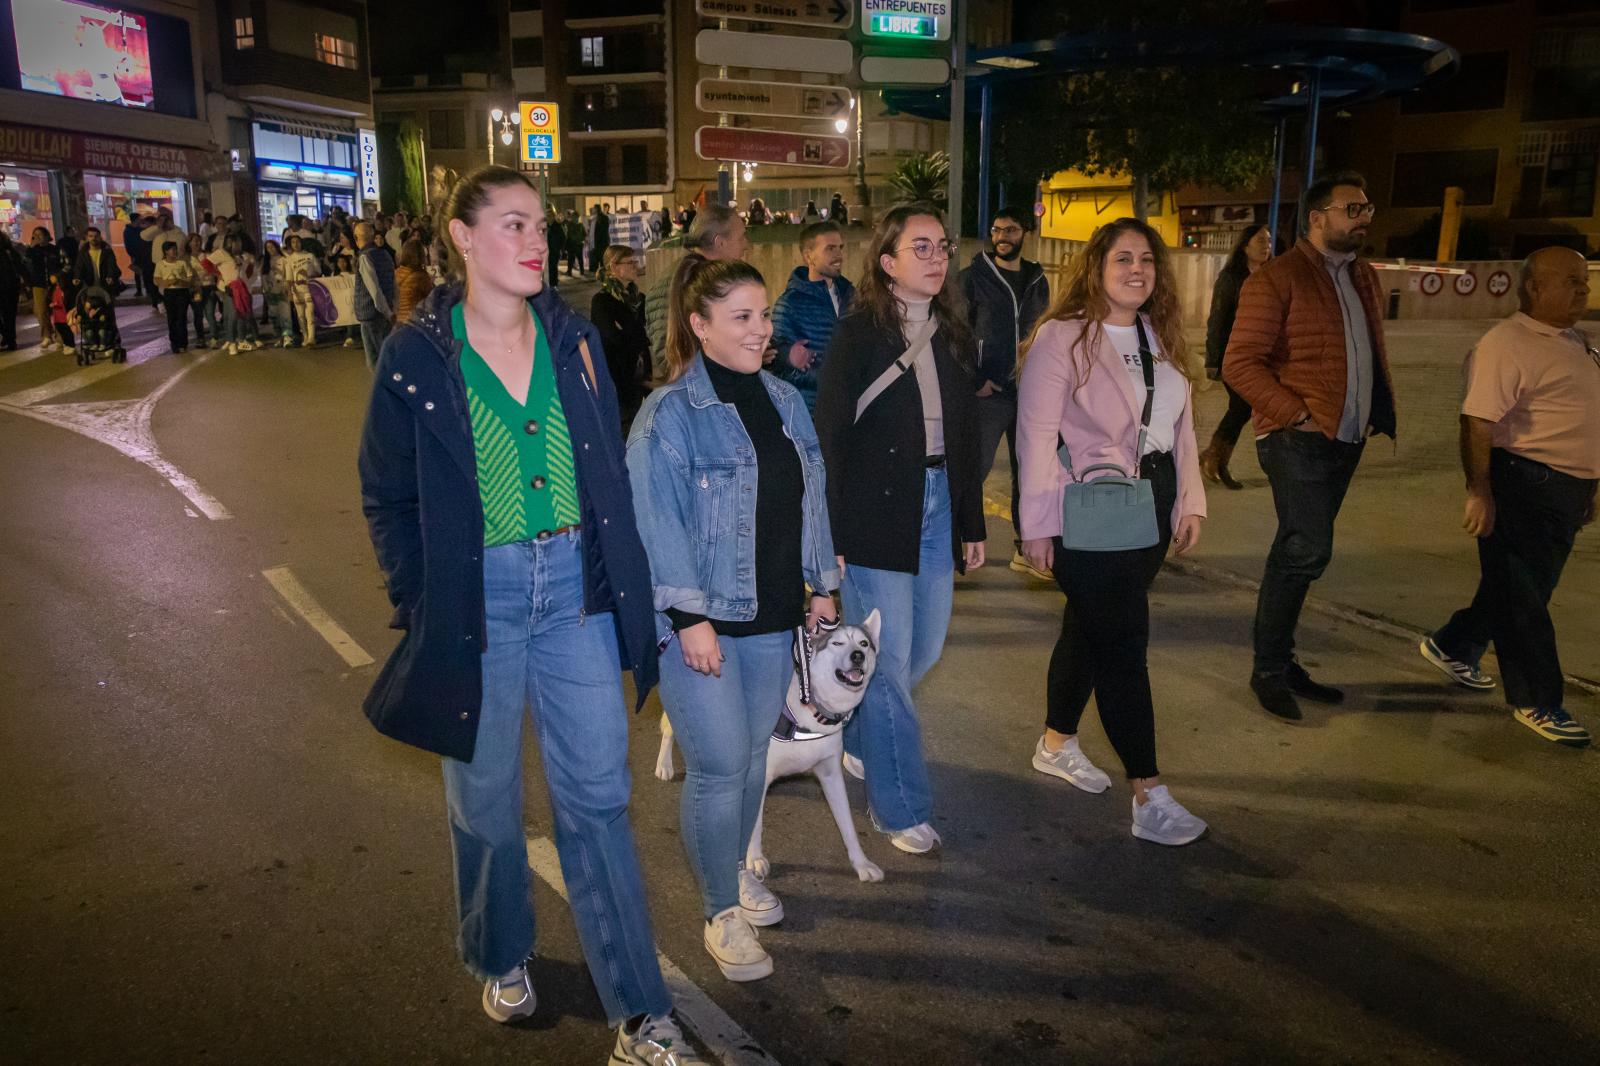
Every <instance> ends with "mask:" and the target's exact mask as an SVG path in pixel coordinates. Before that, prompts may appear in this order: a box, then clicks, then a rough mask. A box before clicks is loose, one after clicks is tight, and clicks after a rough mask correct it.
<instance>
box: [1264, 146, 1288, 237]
mask: <svg viewBox="0 0 1600 1066" xmlns="http://www.w3.org/2000/svg"><path fill="white" fill-rule="evenodd" d="M1288 127H1289V120H1288V119H1286V118H1280V119H1279V120H1278V126H1277V128H1276V129H1274V130H1273V131H1272V203H1271V204H1269V205H1268V206H1267V233H1268V234H1269V235H1270V236H1271V238H1272V250H1273V251H1274V252H1276V251H1277V250H1278V210H1279V208H1281V207H1282V206H1283V142H1284V140H1285V134H1287V133H1288Z"/></svg>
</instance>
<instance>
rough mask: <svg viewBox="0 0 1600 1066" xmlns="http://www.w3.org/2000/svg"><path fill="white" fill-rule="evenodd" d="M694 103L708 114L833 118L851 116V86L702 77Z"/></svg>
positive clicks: (829, 119) (697, 84)
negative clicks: (848, 87) (849, 88)
mask: <svg viewBox="0 0 1600 1066" xmlns="http://www.w3.org/2000/svg"><path fill="white" fill-rule="evenodd" d="M695 106H697V107H698V108H699V109H700V110H702V111H705V112H707V113H708V114H717V113H722V114H729V115H783V116H786V117H789V118H813V119H826V120H828V121H832V120H833V119H840V118H848V117H850V90H848V89H844V88H841V87H839V86H834V85H797V84H794V83H792V82H777V81H739V80H737V79H734V78H702V79H700V81H699V82H697V83H696V85H695Z"/></svg>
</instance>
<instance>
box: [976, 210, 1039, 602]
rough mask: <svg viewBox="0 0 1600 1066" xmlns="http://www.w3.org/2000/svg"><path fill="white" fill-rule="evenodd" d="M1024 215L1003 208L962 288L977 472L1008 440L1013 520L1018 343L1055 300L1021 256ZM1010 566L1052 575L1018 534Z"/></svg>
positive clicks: (985, 470)
mask: <svg viewBox="0 0 1600 1066" xmlns="http://www.w3.org/2000/svg"><path fill="white" fill-rule="evenodd" d="M1031 221H1032V219H1031V218H1030V217H1029V216H1028V215H1025V214H1021V213H1019V212H1016V211H1012V210H1010V209H1008V208H1004V207H1002V208H1001V209H1000V210H999V211H998V212H996V213H995V216H994V224H993V225H991V226H990V227H989V248H988V249H987V250H986V251H980V252H979V253H978V254H977V255H974V256H973V257H972V265H971V266H969V267H967V268H966V269H965V270H963V271H962V272H961V277H960V281H961V294H962V296H963V298H964V302H965V304H966V317H967V325H968V326H969V327H970V328H971V330H972V335H973V337H974V338H975V339H976V340H977V343H978V372H977V381H978V452H979V467H978V469H979V477H980V478H983V479H986V478H988V476H989V471H990V470H992V469H993V468H994V459H995V452H996V450H997V449H998V448H999V447H1000V438H1001V437H1004V438H1005V440H1006V454H1007V455H1008V456H1009V457H1010V460H1011V515H1012V524H1013V526H1014V525H1015V523H1016V514H1017V508H1018V504H1019V495H1018V491H1017V480H1018V479H1017V382H1016V369H1017V349H1018V348H1019V347H1021V345H1022V342H1023V340H1024V339H1026V338H1027V337H1028V335H1029V334H1031V333H1032V332H1033V327H1034V324H1035V323H1037V322H1038V321H1039V316H1040V315H1043V314H1044V311H1045V308H1046V307H1048V306H1049V305H1050V282H1049V280H1048V279H1047V278H1046V277H1045V275H1044V268H1043V267H1041V266H1040V265H1039V264H1038V263H1035V262H1034V261H1033V260H1031V259H1024V258H1022V246H1023V242H1024V241H1026V240H1027V239H1028V229H1029V225H1028V224H1029V223H1030V222H1031ZM1011 569H1013V570H1015V571H1017V572H1018V573H1024V574H1030V575H1032V576H1033V577H1035V578H1037V579H1038V580H1040V581H1052V580H1054V579H1053V578H1052V577H1051V576H1050V575H1049V574H1046V573H1041V572H1040V571H1038V570H1035V569H1034V568H1033V565H1032V564H1031V563H1029V562H1028V560H1027V559H1026V558H1025V557H1024V556H1023V554H1022V539H1021V538H1020V537H1018V536H1015V535H1013V537H1012V552H1011Z"/></svg>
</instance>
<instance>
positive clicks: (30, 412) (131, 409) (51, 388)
mask: <svg viewBox="0 0 1600 1066" xmlns="http://www.w3.org/2000/svg"><path fill="white" fill-rule="evenodd" d="M155 343H157V342H154V341H152V342H151V344H155ZM163 343H164V342H163ZM144 347H149V345H145V346H144ZM142 351H143V348H140V349H136V350H135V351H134V352H130V353H129V354H130V355H136V354H139V353H140V352H142ZM215 354H216V353H215V352H208V353H206V354H205V355H202V356H200V357H199V358H198V359H195V360H194V361H193V362H191V363H188V364H187V365H185V366H184V367H182V368H181V369H179V370H178V372H177V373H175V374H173V375H172V376H171V377H169V378H167V380H166V381H163V382H162V383H161V385H160V386H159V387H158V388H157V389H156V390H155V391H154V392H152V393H150V395H148V396H145V397H143V398H142V399H138V400H104V401H98V402H91V403H59V404H48V405H45V406H43V407H36V406H33V405H35V404H40V403H42V402H43V401H45V400H48V399H51V398H52V397H55V396H61V395H64V394H66V393H68V392H74V391H76V390H77V389H81V388H83V387H85V386H86V385H91V384H93V383H94V382H96V381H103V380H105V379H106V378H108V377H111V376H112V375H113V374H120V373H122V372H123V371H125V370H127V369H128V368H129V367H132V366H135V365H140V364H135V363H134V362H133V361H132V360H130V361H129V362H126V363H97V364H95V365H94V366H90V367H85V368H84V369H82V370H79V371H77V372H76V373H72V374H68V375H66V376H65V377H62V378H57V379H56V380H55V381H51V382H47V383H46V384H44V385H41V386H39V387H37V388H33V389H24V390H22V391H21V392H14V393H12V394H10V395H9V396H0V410H7V411H11V412H12V413H13V414H19V415H24V416H26V417H28V418H32V419H35V420H37V421H40V422H48V423H49V424H51V425H53V426H60V427H61V428H63V429H70V430H72V431H73V432H74V433H81V434H82V435H83V436H85V437H88V438H89V439H90V440H96V441H99V442H100V443H101V444H105V445H108V446H110V447H112V448H115V449H116V450H117V451H119V452H121V453H122V454H124V455H126V456H128V457H129V458H131V459H136V460H138V461H139V462H141V463H143V464H144V465H145V466H148V467H149V468H150V469H152V470H154V471H155V472H156V473H158V474H160V475H161V476H162V477H164V478H166V479H167V483H168V484H170V485H171V486H172V487H173V488H175V489H177V490H178V491H179V492H181V493H183V495H184V496H185V497H186V498H187V499H188V500H189V502H190V503H192V504H194V506H195V509H196V510H198V511H199V512H200V513H201V514H203V515H205V516H206V517H207V518H209V519H212V520H213V521H217V520H220V519H224V518H232V517H233V515H232V514H230V513H229V511H228V509H227V508H226V507H224V506H223V505H222V502H221V501H220V500H218V499H217V498H216V497H215V496H212V495H211V494H210V493H208V492H206V491H205V490H204V489H202V488H201V487H200V485H199V484H198V483H197V482H196V481H195V480H194V479H193V478H191V477H190V476H189V475H188V474H185V473H184V472H183V471H182V470H180V469H179V468H178V467H177V466H175V465H174V464H173V463H171V462H169V461H168V460H167V459H166V457H165V456H163V455H162V454H161V449H160V448H159V447H158V446H157V445H156V438H155V435H154V434H153V433H152V432H151V430H150V417H151V413H152V412H153V411H154V410H155V406H156V404H157V403H158V402H159V401H160V400H161V398H162V397H163V396H165V395H166V394H167V393H168V392H170V391H171V390H172V388H173V386H175V385H177V383H178V382H179V381H181V380H182V379H183V376H184V375H185V374H187V373H189V371H191V370H193V369H194V368H195V367H197V366H199V365H200V364H201V363H204V362H206V361H207V360H208V359H210V358H211V357H212V356H214V355H215ZM85 375H89V376H88V377H86V376H85ZM63 383H66V384H63ZM185 510H187V508H185Z"/></svg>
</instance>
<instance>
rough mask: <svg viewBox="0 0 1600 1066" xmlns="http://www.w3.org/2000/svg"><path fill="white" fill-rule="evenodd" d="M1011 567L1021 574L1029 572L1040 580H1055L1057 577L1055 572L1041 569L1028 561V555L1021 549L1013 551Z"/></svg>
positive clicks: (1029, 574) (1028, 573)
mask: <svg viewBox="0 0 1600 1066" xmlns="http://www.w3.org/2000/svg"><path fill="white" fill-rule="evenodd" d="M1011 569H1012V570H1014V571H1016V572H1017V573H1019V574H1027V575H1028V576H1029V577H1031V578H1034V579H1035V580H1038V581H1051V582H1053V581H1055V579H1056V577H1055V575H1054V574H1052V573H1049V572H1048V571H1045V570H1040V569H1039V568H1038V567H1036V566H1034V565H1033V564H1032V563H1030V562H1028V557H1027V556H1026V555H1023V554H1022V553H1021V552H1020V551H1013V552H1012V553H1011Z"/></svg>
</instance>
